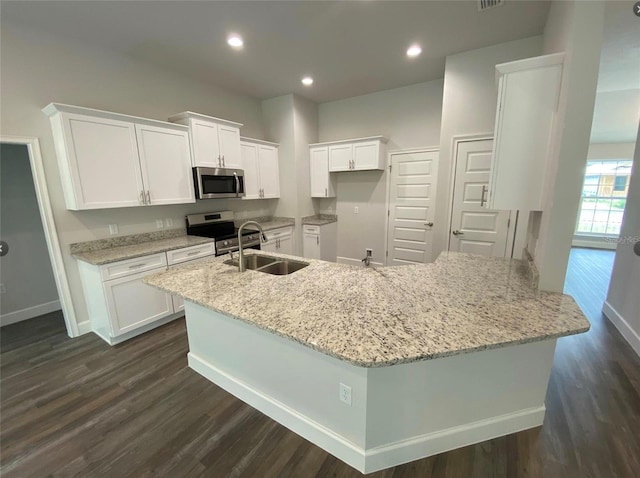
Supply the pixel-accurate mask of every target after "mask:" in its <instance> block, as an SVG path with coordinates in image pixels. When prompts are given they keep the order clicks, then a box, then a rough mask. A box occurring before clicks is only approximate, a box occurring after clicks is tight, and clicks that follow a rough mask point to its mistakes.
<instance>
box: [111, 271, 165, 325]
mask: <svg viewBox="0 0 640 478" xmlns="http://www.w3.org/2000/svg"><path fill="white" fill-rule="evenodd" d="M163 270H165V268H162V269H153V270H151V271H147V272H141V273H140V274H134V275H131V276H126V277H122V278H120V279H113V280H109V281H105V282H104V285H103V286H104V292H105V296H106V298H107V309H108V311H109V319H110V321H111V327H112V328H113V331H112V332H113V335H114V337H115V336H118V335H121V334H123V333H125V332H130V331H132V330H135V329H137V328H139V327H142V326H143V325H146V324H150V323H151V322H154V321H156V320H158V319H161V318H162V317H166V316H167V315H171V314H173V300H172V298H171V296H170V295H169V294H167V293H166V292H163V291H161V290H159V289H156V288H155V287H151V286H150V285H147V284H144V283H143V282H142V278H143V277H144V276H147V275H149V274H157V273H158V272H162V271H163Z"/></svg>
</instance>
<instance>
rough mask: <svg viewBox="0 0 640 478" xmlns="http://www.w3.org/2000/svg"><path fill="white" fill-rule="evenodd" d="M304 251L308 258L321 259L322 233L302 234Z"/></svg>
mask: <svg viewBox="0 0 640 478" xmlns="http://www.w3.org/2000/svg"><path fill="white" fill-rule="evenodd" d="M302 251H303V252H302V253H303V254H304V257H306V258H307V259H320V234H309V233H308V232H305V233H304V234H303V235H302Z"/></svg>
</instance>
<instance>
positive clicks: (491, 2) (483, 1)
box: [478, 0, 504, 12]
mask: <svg viewBox="0 0 640 478" xmlns="http://www.w3.org/2000/svg"><path fill="white" fill-rule="evenodd" d="M500 5H504V0H478V11H479V12H484V11H485V10H489V9H490V8H493V7H499V6H500Z"/></svg>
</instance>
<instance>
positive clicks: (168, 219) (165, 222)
mask: <svg viewBox="0 0 640 478" xmlns="http://www.w3.org/2000/svg"><path fill="white" fill-rule="evenodd" d="M164 225H165V226H166V227H171V226H173V219H171V218H170V217H168V218H166V219H165V220H164Z"/></svg>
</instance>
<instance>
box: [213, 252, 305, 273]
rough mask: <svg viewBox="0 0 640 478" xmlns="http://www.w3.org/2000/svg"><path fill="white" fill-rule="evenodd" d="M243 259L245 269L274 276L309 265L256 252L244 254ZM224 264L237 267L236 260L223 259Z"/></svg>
mask: <svg viewBox="0 0 640 478" xmlns="http://www.w3.org/2000/svg"><path fill="white" fill-rule="evenodd" d="M244 261H245V262H244V263H245V266H246V268H247V269H250V270H252V271H258V272H264V273H265V274H271V275H276V276H284V275H288V274H293V273H294V272H296V271H299V270H300V269H304V268H305V267H307V266H308V265H309V264H308V263H307V262H299V261H290V260H288V259H279V258H277V257H268V256H261V255H258V254H252V255H249V256H245V257H244ZM224 264H226V265H228V266H234V267H238V260H237V259H233V260H228V261H224Z"/></svg>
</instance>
